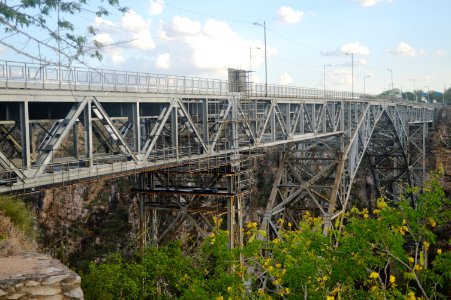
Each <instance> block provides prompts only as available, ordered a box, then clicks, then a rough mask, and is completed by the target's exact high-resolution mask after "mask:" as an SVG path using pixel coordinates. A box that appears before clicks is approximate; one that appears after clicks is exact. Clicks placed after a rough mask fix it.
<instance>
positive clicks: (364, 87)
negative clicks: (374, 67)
mask: <svg viewBox="0 0 451 300" xmlns="http://www.w3.org/2000/svg"><path fill="white" fill-rule="evenodd" d="M370 77H371V75H365V76H363V96H364V97H366V96H365V94H366V79H367V78H370Z"/></svg>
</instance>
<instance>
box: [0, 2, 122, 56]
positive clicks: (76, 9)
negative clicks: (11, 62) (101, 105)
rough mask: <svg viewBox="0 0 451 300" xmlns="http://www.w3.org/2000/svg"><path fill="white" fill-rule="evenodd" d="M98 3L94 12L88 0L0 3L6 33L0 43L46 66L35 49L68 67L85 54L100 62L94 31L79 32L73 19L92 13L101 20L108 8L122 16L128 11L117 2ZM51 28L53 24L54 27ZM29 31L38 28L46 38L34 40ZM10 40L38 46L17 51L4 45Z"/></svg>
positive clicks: (2, 22)
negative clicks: (64, 63)
mask: <svg viewBox="0 0 451 300" xmlns="http://www.w3.org/2000/svg"><path fill="white" fill-rule="evenodd" d="M96 2H99V1H96ZM99 4H100V5H99V6H98V7H97V9H94V10H93V8H92V7H93V3H92V2H91V3H89V1H87V0H74V1H65V0H15V1H0V24H1V26H2V27H3V28H4V30H5V33H6V34H7V36H6V37H5V38H2V39H1V40H0V44H2V45H4V46H6V47H8V48H10V49H13V50H15V51H16V52H17V53H19V54H22V55H25V56H27V57H29V58H32V59H36V60H40V61H46V62H48V63H52V62H51V61H48V60H47V59H46V58H44V57H43V56H41V54H40V53H38V54H37V53H36V48H37V49H41V48H42V50H46V51H50V52H51V53H53V54H54V56H55V57H56V56H58V57H60V58H62V59H63V60H64V61H65V62H66V63H67V64H70V63H71V62H72V61H74V60H77V61H80V58H81V56H83V55H86V54H89V56H91V57H97V58H98V59H101V58H102V55H101V53H100V49H101V48H102V47H103V45H102V44H101V43H99V42H91V40H92V37H93V36H95V35H96V29H95V28H94V27H93V26H89V27H88V28H86V32H78V30H77V27H76V26H75V24H74V21H73V19H74V18H75V16H76V15H77V14H80V13H92V14H95V15H96V16H98V17H101V16H107V15H109V13H110V11H109V10H108V8H113V9H115V10H118V11H120V12H122V13H124V12H126V11H127V8H125V7H121V6H120V4H119V1H118V0H106V1H103V0H101V1H100V3H99ZM103 4H106V5H107V6H106V7H105V6H104V5H103ZM55 19H56V24H51V20H55ZM53 25H56V26H55V27H56V28H54V26H53ZM29 28H35V29H38V30H39V31H40V32H41V33H43V34H44V35H45V37H44V38H41V39H39V38H37V37H36V36H34V35H32V34H30V33H29V30H28V29H29ZM10 37H20V38H24V39H25V41H26V42H27V44H28V43H31V44H34V45H36V46H37V47H36V48H34V49H33V52H31V51H25V50H23V48H22V49H19V48H16V47H15V46H13V44H11V43H8V42H7V38H10Z"/></svg>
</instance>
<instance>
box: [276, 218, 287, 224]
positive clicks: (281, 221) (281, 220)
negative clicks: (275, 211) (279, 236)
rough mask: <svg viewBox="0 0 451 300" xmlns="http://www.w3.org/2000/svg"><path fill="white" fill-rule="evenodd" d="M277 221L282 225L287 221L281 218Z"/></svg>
mask: <svg viewBox="0 0 451 300" xmlns="http://www.w3.org/2000/svg"><path fill="white" fill-rule="evenodd" d="M277 223H279V224H280V225H283V223H285V220H284V219H282V218H280V219H279V220H277Z"/></svg>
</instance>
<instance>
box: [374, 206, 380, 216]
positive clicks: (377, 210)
mask: <svg viewBox="0 0 451 300" xmlns="http://www.w3.org/2000/svg"><path fill="white" fill-rule="evenodd" d="M373 212H374V213H375V214H376V215H377V214H379V213H380V212H381V210H380V209H377V208H376V209H375V210H373Z"/></svg>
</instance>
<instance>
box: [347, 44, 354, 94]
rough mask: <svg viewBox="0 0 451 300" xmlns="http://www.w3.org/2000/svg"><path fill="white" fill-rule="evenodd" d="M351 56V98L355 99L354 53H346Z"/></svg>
mask: <svg viewBox="0 0 451 300" xmlns="http://www.w3.org/2000/svg"><path fill="white" fill-rule="evenodd" d="M345 55H349V56H351V98H354V53H352V52H351V53H345Z"/></svg>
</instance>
